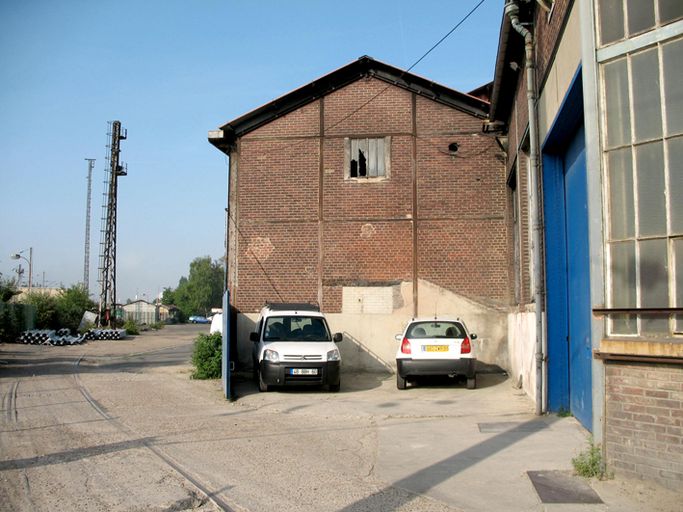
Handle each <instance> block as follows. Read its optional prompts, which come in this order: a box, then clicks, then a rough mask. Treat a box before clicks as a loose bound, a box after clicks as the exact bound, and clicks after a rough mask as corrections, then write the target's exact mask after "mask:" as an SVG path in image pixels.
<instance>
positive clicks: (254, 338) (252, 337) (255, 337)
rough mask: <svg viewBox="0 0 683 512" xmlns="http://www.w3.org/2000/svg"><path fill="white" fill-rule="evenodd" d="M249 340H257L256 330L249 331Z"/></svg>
mask: <svg viewBox="0 0 683 512" xmlns="http://www.w3.org/2000/svg"><path fill="white" fill-rule="evenodd" d="M249 340H250V341H254V342H258V333H257V332H250V333H249Z"/></svg>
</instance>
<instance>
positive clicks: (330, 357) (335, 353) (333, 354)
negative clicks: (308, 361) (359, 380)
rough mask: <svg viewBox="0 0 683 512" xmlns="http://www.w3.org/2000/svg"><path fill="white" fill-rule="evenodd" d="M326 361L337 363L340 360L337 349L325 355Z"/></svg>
mask: <svg viewBox="0 0 683 512" xmlns="http://www.w3.org/2000/svg"><path fill="white" fill-rule="evenodd" d="M327 360H328V361H339V360H341V354H339V349H337V348H335V349H334V350H330V351H329V352H328V353H327Z"/></svg>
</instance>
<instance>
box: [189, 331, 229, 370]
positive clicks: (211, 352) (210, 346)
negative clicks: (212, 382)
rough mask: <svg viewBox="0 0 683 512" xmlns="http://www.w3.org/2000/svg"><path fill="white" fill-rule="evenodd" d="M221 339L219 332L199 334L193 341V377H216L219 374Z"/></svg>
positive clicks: (221, 351)
mask: <svg viewBox="0 0 683 512" xmlns="http://www.w3.org/2000/svg"><path fill="white" fill-rule="evenodd" d="M222 353H223V339H222V336H221V333H219V332H214V333H213V334H200V335H199V336H197V339H196V340H195V342H194V350H193V352H192V364H193V365H194V367H195V371H194V373H193V374H192V378H193V379H218V378H220V376H221V362H222Z"/></svg>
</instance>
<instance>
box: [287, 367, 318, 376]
mask: <svg viewBox="0 0 683 512" xmlns="http://www.w3.org/2000/svg"><path fill="white" fill-rule="evenodd" d="M289 374H290V375H318V369H317V368H290V369H289Z"/></svg>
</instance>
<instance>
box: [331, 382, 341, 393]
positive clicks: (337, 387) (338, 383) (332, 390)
mask: <svg viewBox="0 0 683 512" xmlns="http://www.w3.org/2000/svg"><path fill="white" fill-rule="evenodd" d="M340 387H341V382H337V383H336V384H330V391H331V392H332V393H336V392H337V391H339V388H340Z"/></svg>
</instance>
